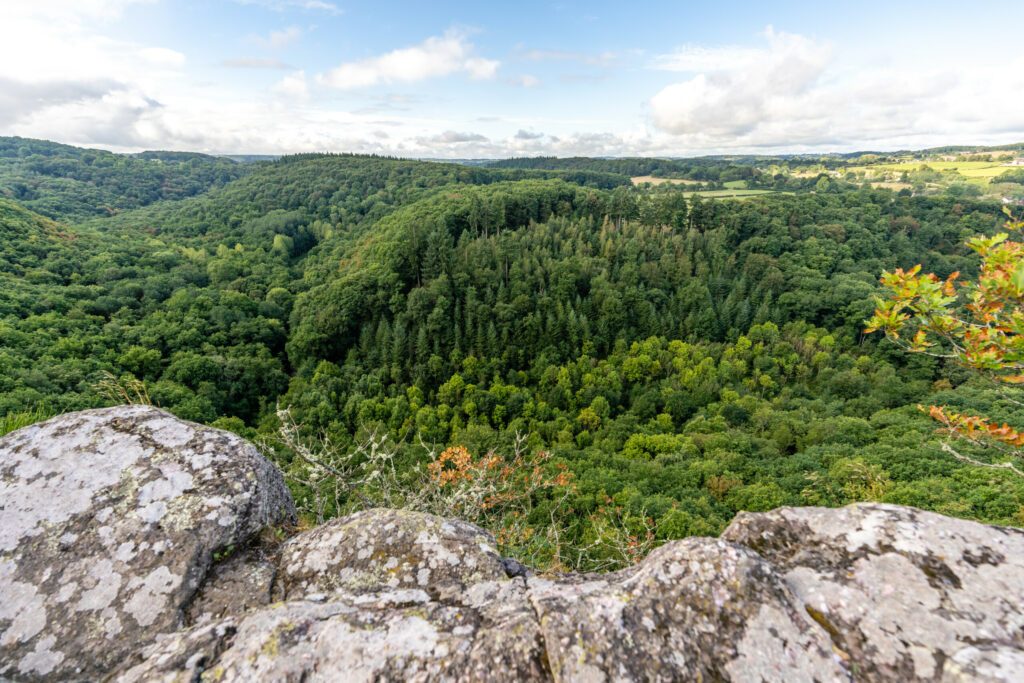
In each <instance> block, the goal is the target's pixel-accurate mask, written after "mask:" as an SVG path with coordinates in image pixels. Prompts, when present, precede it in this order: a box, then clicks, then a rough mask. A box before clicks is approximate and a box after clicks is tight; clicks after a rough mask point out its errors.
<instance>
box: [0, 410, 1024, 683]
mask: <svg viewBox="0 0 1024 683" xmlns="http://www.w3.org/2000/svg"><path fill="white" fill-rule="evenodd" d="M294 515H295V510H294V505H293V503H292V500H291V497H290V496H289V494H288V491H287V489H286V487H285V485H284V482H283V480H282V477H281V475H280V473H279V472H278V471H277V470H276V469H275V468H274V467H273V466H272V465H271V464H270V463H269V462H268V461H267V460H265V459H264V458H263V456H261V455H260V454H259V453H258V452H257V450H256V449H255V448H254V447H253V446H252V445H251V444H248V443H246V442H245V441H243V440H242V439H239V438H238V437H236V436H233V435H231V434H228V433H226V432H222V431H218V430H215V429H210V428H207V427H203V426H200V425H196V424H192V423H188V422H183V421H181V420H178V419H176V418H174V417H173V416H171V415H169V414H168V413H165V412H163V411H160V410H157V409H154V408H149V407H141V406H126V407H119V408H111V409H106V410H95V411H85V412H81V413H74V414H69V415H64V416H61V417H58V418H55V419H53V420H50V421H48V422H45V423H42V424H39V425H34V426H32V427H28V428H25V429H22V430H19V431H17V432H14V433H12V434H9V435H7V436H6V437H4V438H3V439H2V440H0V679H4V680H15V681H18V680H83V681H84V680H97V679H105V680H113V681H196V680H203V681H258V680H270V681H316V680H323V681H371V680H373V681H377V680H385V681H387V680H390V681H407V680H408V681H426V680H443V681H449V680H451V681H463V680H464V681H483V680H509V681H520V680H562V681H679V680H694V681H708V680H733V681H787V682H796V681H844V680H858V681H860V680H863V681H891V680H900V681H917V680H921V681H963V680H986V681H991V680H1004V681H1021V680H1024V609H1022V608H1021V605H1022V600H1024V532H1022V531H1020V530H1017V529H1007V528H999V527H992V526H985V525H982V524H977V523H973V522H968V521H963V520H958V519H952V518H949V517H943V516H941V515H936V514H932V513H927V512H922V511H919V510H915V509H912V508H904V507H898V506H891V505H875V504H863V505H853V506H850V507H847V508H843V509H839V510H829V509H822V508H784V509H779V510H775V511H773V512H769V513H762V514H743V515H740V516H739V517H737V518H736V520H735V521H734V522H733V523H732V525H730V527H729V528H728V529H727V530H726V532H725V533H724V534H723V535H722V537H721V538H718V539H714V538H689V539H685V540H681V541H674V542H671V543H668V544H666V545H664V546H662V547H661V548H659V549H658V550H656V551H655V552H653V553H651V555H650V556H649V557H648V558H647V559H646V560H644V561H643V562H641V563H640V564H638V565H637V566H635V567H632V568H630V569H626V570H623V571H619V572H615V573H610V574H601V575H559V576H536V575H534V574H532V573H531V572H529V571H524V569H523V568H522V567H521V566H520V565H518V563H516V562H514V561H510V560H508V559H506V558H502V557H501V556H500V555H499V554H498V553H497V551H496V549H495V544H494V540H493V538H492V537H491V536H490V535H489V534H488V533H487V532H486V531H484V530H482V529H479V528H477V527H474V526H472V525H470V524H466V523H464V522H460V521H457V520H446V519H440V518H437V517H432V516H430V515H424V514H419V513H412V512H405V511H401V510H369V511H365V512H361V513H358V514H355V515H352V516H349V517H346V518H344V519H337V520H334V521H332V522H330V523H328V524H325V525H323V526H321V527H319V528H316V529H313V530H310V531H306V532H302V533H298V534H295V535H292V536H291V537H290V538H288V539H287V540H284V541H283V542H281V541H280V540H279V538H278V536H279V533H270V532H268V531H267V530H268V529H269V530H271V531H277V532H280V531H281V530H282V529H287V528H288V527H289V526H290V524H291V523H292V522H293V521H294ZM270 547H273V548H274V550H273V552H270V551H268V548H270Z"/></svg>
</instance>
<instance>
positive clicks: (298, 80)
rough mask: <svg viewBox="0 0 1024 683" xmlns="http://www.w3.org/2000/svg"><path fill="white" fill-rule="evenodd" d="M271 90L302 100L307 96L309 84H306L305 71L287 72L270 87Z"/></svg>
mask: <svg viewBox="0 0 1024 683" xmlns="http://www.w3.org/2000/svg"><path fill="white" fill-rule="evenodd" d="M271 91H272V92H274V93H276V94H278V95H282V96H284V97H289V98H292V99H298V100H304V99H306V98H307V97H309V86H308V85H307V84H306V72H305V71H296V72H294V73H291V74H288V75H287V76H285V77H284V78H282V79H281V80H279V81H278V82H277V83H275V84H274V85H273V86H272V87H271Z"/></svg>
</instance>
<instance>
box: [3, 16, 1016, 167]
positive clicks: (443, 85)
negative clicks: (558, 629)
mask: <svg viewBox="0 0 1024 683" xmlns="http://www.w3.org/2000/svg"><path fill="white" fill-rule="evenodd" d="M0 19H2V21H0V134H5V135H25V136H33V137H45V138H50V139H56V140H60V141H63V142H68V143H72V144H80V145H86V146H96V147H105V148H109V149H115V150H123V151H132V150H139V149H153V148H161V149H187V150H196V151H206V152H214V153H284V152H299V151H364V152H381V153H392V154H400V155H404V156H415V157H449V158H459V157H500V156H510V155H518V156H522V155H528V154H555V155H560V156H567V155H573V154H590V155H632V154H641V155H673V156H683V155H693V154H706V153H720V152H774V151H817V150H821V151H837V150H838V151H842V150H852V149H897V148H904V147H923V146H930V145H939V144H954V143H962V144H968V143H1003V142H1011V141H1024V51H1021V50H1020V49H1019V47H1018V46H1019V39H1017V38H1016V37H1015V35H1014V34H1015V32H1016V31H1017V30H1018V27H1019V26H1020V25H1021V21H1022V20H1024V3H1020V2H976V3H973V4H972V5H971V6H970V7H968V6H966V5H965V4H963V3H952V2H927V3H926V2H900V3H896V2H860V3H797V2H732V3H729V4H728V5H724V4H720V3H690V2H681V1H676V2H645V3H624V2H621V1H620V2H569V1H563V2H532V1H525V2H515V3H507V2H505V3H499V2H490V3H488V2H453V1H448V2H386V1H378V2H364V1H361V0H359V1H357V0H205V1H199V0H6V1H5V2H4V4H3V8H2V9H0Z"/></svg>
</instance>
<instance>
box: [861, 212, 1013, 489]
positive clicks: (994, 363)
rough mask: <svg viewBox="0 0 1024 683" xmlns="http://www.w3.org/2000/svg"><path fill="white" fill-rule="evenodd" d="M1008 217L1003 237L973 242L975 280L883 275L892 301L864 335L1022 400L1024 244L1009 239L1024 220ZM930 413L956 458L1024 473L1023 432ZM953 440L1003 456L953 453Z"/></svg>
mask: <svg viewBox="0 0 1024 683" xmlns="http://www.w3.org/2000/svg"><path fill="white" fill-rule="evenodd" d="M1006 214H1007V216H1008V217H1009V220H1007V222H1006V223H1005V225H1004V226H1003V227H1004V228H1005V230H1006V231H1005V232H1000V233H997V234H996V235H993V236H992V237H985V236H980V235H979V236H976V237H974V238H972V239H971V240H969V241H968V242H967V246H968V247H970V248H971V249H972V250H974V251H975V252H976V253H977V254H978V255H979V256H980V257H981V267H980V269H979V272H978V278H977V280H976V281H974V282H958V280H959V273H952V274H951V275H950V276H949V277H947V278H945V279H942V278H939V277H937V276H935V275H934V274H931V273H926V274H924V275H922V274H921V266H920V265H918V266H915V267H913V268H911V269H910V270H903V269H901V268H898V269H896V270H895V271H893V272H891V273H889V272H886V273H883V274H882V280H881V281H882V284H883V285H885V287H886V289H888V290H889V296H888V298H886V299H881V298H880V299H877V300H876V303H877V307H876V309H875V313H874V315H873V316H872V317H871V318H870V319H869V320H868V321H867V329H866V330H865V332H869V333H870V332H874V331H876V330H880V331H882V332H884V333H885V336H886V337H887V338H888V339H889V340H890V341H892V342H893V343H895V344H897V345H898V346H900V347H901V348H903V349H905V350H906V351H909V352H911V353H923V354H927V355H930V356H934V357H937V358H943V359H946V360H948V361H951V362H954V363H956V364H958V365H961V366H963V367H966V368H969V369H971V370H974V371H975V372H977V373H979V374H980V375H982V376H984V377H987V378H988V379H990V380H992V381H993V382H995V383H996V384H997V385H999V386H1000V387H1001V388H1002V390H1003V393H1004V395H1006V396H1007V397H1008V398H1010V400H1013V401H1014V402H1016V403H1019V400H1016V399H1014V398H1013V397H1011V396H1010V393H1011V391H1012V390H1013V389H1015V388H1017V387H1019V386H1020V385H1021V384H1024V242H1022V241H1020V240H1019V239H1017V240H1014V239H1011V238H1010V236H1011V234H1013V235H1019V234H1020V232H1021V230H1022V229H1024V221H1021V220H1019V219H1017V220H1015V219H1014V218H1013V217H1012V216H1011V215H1010V212H1009V211H1006ZM922 410H925V408H922ZM927 411H928V414H929V415H930V416H931V417H932V418H933V419H935V420H936V421H938V422H939V423H940V424H941V425H942V427H941V430H942V431H943V432H945V433H946V434H947V435H948V436H949V437H950V439H949V440H947V441H946V442H945V443H943V449H944V450H945V451H946V452H948V453H949V454H951V455H952V456H953V457H955V458H957V459H959V460H961V461H963V462H967V463H970V464H972V465H977V466H980V467H990V468H997V469H1006V470H1010V471H1012V472H1014V473H1016V474H1017V475H1019V476H1024V471H1022V470H1021V469H1020V468H1018V467H1017V466H1016V465H1015V464H1014V462H1013V461H1014V460H1016V459H1017V458H1019V457H1021V456H1022V455H1024V451H1022V447H1024V435H1022V433H1021V432H1019V431H1017V430H1016V429H1015V428H1013V427H1011V426H1010V425H1008V424H1002V425H999V424H996V423H994V422H993V421H991V420H990V419H989V418H986V417H984V416H978V415H964V414H960V413H956V412H953V411H950V410H949V409H948V408H946V407H944V406H930V407H929V408H927ZM952 440H962V441H964V442H967V443H970V444H972V445H976V446H983V447H985V448H988V449H992V450H994V451H995V452H996V453H997V456H996V457H995V458H994V459H993V460H992V461H984V460H980V459H978V458H976V457H972V456H970V455H967V454H965V453H962V452H960V451H958V450H956V449H954V448H953V446H952V445H951V441H952Z"/></svg>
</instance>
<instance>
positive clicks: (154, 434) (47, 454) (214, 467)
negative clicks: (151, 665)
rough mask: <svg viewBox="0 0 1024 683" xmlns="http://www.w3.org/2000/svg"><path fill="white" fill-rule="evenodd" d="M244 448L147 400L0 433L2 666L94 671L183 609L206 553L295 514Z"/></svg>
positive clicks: (3, 672)
mask: <svg viewBox="0 0 1024 683" xmlns="http://www.w3.org/2000/svg"><path fill="white" fill-rule="evenodd" d="M294 517H295V507H294V504H293V503H292V499H291V496H290V494H289V493H288V490H287V487H286V486H285V484H284V481H283V479H282V477H281V473H280V472H279V471H278V470H277V469H276V468H275V467H274V466H273V465H272V464H271V463H270V462H268V461H267V460H266V459H265V458H264V457H263V456H262V455H261V454H260V453H259V452H258V451H257V450H256V448H255V447H254V446H252V445H251V444H249V443H247V442H246V441H244V440H242V439H240V438H238V437H237V436H234V435H232V434H229V433H227V432H223V431H220V430H216V429H209V428H207V427H202V426H200V425H196V424H191V423H188V422H183V421H181V420H178V419H177V418H175V417H174V416H172V415H170V414H169V413H166V412H164V411H161V410H157V409H155V408H150V407H146V406H124V407H119V408H111V409H107V410H89V411H84V412H80V413H73V414H69V415H63V416H61V417H57V418H54V419H52V420H49V421H47V422H44V423H42V424H38V425H34V426H31V427H26V428H25V429H21V430H18V431H17V432H14V433H12V434H8V435H7V436H6V437H4V438H3V440H0V676H7V677H10V678H14V679H20V678H25V679H32V678H40V677H49V678H52V679H67V678H81V679H95V678H96V677H97V676H98V675H99V674H101V673H104V672H107V671H109V670H111V669H113V668H114V667H115V666H117V665H119V664H120V663H121V662H123V661H124V660H125V658H127V657H129V656H130V655H132V654H133V653H135V652H136V651H137V650H138V648H139V647H140V646H141V645H144V644H146V643H148V642H151V641H152V640H153V638H154V637H155V636H156V635H157V634H158V633H164V632H167V631H172V630H175V629H177V628H179V627H181V626H182V625H183V611H184V610H185V608H186V607H187V606H188V604H189V603H190V601H191V599H192V597H193V596H194V595H195V593H196V591H197V589H198V588H199V587H200V585H202V583H203V581H204V579H205V578H206V575H207V572H208V570H209V568H210V566H211V564H212V563H213V560H214V556H215V554H217V553H220V552H222V551H224V550H226V549H228V548H230V547H231V546H233V545H239V544H243V543H245V542H246V541H247V540H248V539H249V538H251V537H252V536H253V535H254V534H256V533H257V532H259V531H260V530H261V529H263V528H264V527H266V526H268V525H271V524H279V523H286V522H292V521H294Z"/></svg>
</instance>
